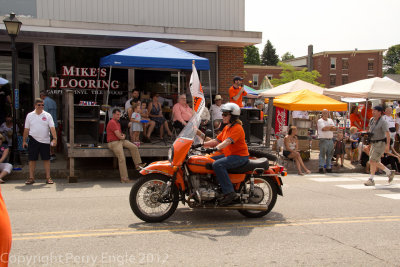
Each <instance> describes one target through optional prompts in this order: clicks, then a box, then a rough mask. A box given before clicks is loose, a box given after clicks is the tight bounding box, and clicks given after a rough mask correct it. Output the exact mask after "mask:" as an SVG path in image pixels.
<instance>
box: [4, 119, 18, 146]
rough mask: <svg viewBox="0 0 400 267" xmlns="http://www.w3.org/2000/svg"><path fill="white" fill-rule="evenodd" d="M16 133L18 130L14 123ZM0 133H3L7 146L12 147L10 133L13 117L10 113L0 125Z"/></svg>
mask: <svg viewBox="0 0 400 267" xmlns="http://www.w3.org/2000/svg"><path fill="white" fill-rule="evenodd" d="M15 127H16V129H17V134H18V132H19V128H18V125H15ZM0 133H1V134H3V136H4V138H5V139H6V142H7V145H8V147H12V133H13V119H12V117H11V116H10V115H7V116H6V121H5V122H3V124H1V126H0Z"/></svg>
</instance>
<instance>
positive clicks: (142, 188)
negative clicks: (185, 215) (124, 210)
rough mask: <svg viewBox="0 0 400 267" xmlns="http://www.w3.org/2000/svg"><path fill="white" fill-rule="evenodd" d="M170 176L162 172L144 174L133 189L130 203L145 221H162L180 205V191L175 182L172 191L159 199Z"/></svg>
mask: <svg viewBox="0 0 400 267" xmlns="http://www.w3.org/2000/svg"><path fill="white" fill-rule="evenodd" d="M168 181H169V177H167V176H164V175H161V174H149V175H146V176H142V177H141V178H140V179H139V180H138V181H137V182H136V183H135V184H134V185H133V186H132V189H131V193H130V195H129V203H130V205H131V209H132V211H133V213H135V215H136V216H137V217H138V218H140V219H141V220H143V221H145V222H162V221H164V220H165V219H167V218H169V217H170V216H171V215H172V214H173V213H174V212H175V210H176V208H177V207H178V203H179V193H178V189H177V188H176V186H175V185H174V184H173V185H172V187H171V190H172V191H171V193H170V194H168V195H167V196H166V197H165V198H164V199H162V201H159V197H160V195H161V188H162V186H163V185H165V184H166V183H167V182H168Z"/></svg>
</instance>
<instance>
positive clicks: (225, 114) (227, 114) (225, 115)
mask: <svg viewBox="0 0 400 267" xmlns="http://www.w3.org/2000/svg"><path fill="white" fill-rule="evenodd" d="M229 115H231V114H229V113H222V116H224V117H227V116H229Z"/></svg>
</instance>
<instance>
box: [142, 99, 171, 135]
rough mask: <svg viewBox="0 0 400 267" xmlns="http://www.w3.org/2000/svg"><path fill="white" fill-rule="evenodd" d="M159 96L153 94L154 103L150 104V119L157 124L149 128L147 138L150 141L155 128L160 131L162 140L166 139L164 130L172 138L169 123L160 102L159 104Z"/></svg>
mask: <svg viewBox="0 0 400 267" xmlns="http://www.w3.org/2000/svg"><path fill="white" fill-rule="evenodd" d="M158 96H159V95H158V94H156V93H155V94H153V95H152V96H151V98H152V100H153V101H152V102H150V103H149V106H148V108H147V110H148V111H149V117H150V119H151V120H152V121H154V122H155V123H154V124H153V125H150V126H149V129H148V131H147V138H148V139H149V140H150V136H151V133H152V132H153V130H154V128H156V129H160V138H161V139H163V138H164V130H165V131H167V134H168V135H169V136H170V137H171V136H172V132H171V130H170V129H169V126H168V122H167V120H166V119H165V117H164V115H163V113H162V108H161V104H160V102H158Z"/></svg>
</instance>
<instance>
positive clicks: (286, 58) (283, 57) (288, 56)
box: [282, 52, 294, 61]
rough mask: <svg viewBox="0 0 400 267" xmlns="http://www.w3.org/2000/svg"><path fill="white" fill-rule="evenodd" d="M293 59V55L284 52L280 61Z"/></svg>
mask: <svg viewBox="0 0 400 267" xmlns="http://www.w3.org/2000/svg"><path fill="white" fill-rule="evenodd" d="M293 58H294V55H293V54H292V53H290V52H286V53H285V54H283V56H282V61H285V60H289V59H293Z"/></svg>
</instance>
